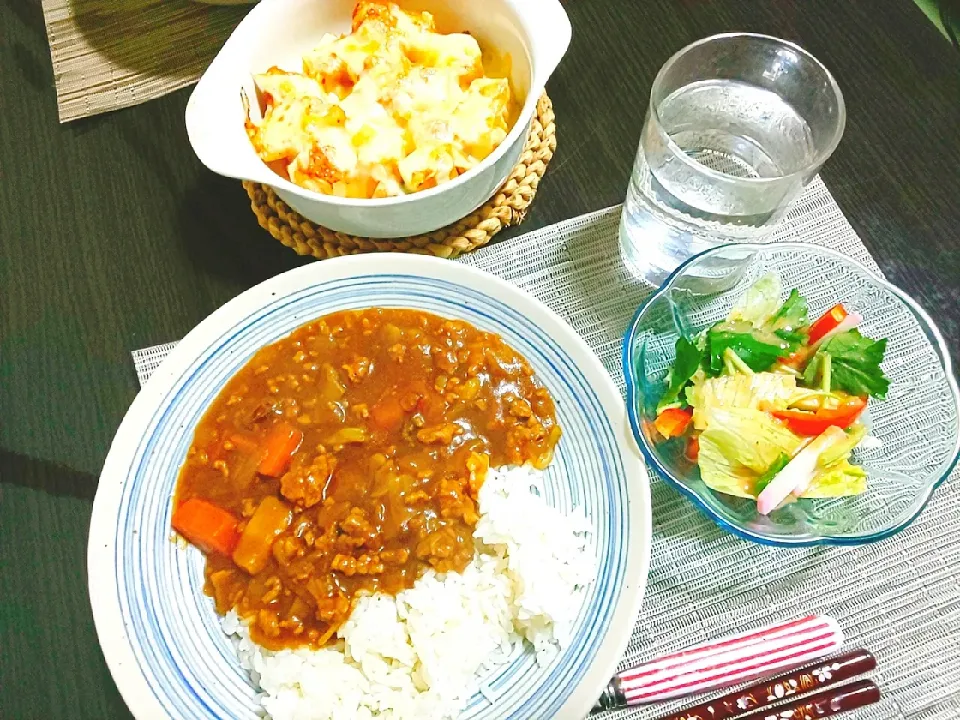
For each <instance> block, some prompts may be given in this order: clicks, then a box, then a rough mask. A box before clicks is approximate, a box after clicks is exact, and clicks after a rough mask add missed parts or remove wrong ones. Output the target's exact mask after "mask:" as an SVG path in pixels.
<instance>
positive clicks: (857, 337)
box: [803, 329, 890, 399]
mask: <svg viewBox="0 0 960 720" xmlns="http://www.w3.org/2000/svg"><path fill="white" fill-rule="evenodd" d="M886 347H887V341H886V339H882V340H871V339H870V338H866V337H864V336H863V335H861V334H860V332H859V331H858V330H856V329H853V330H848V331H847V332H843V333H840V334H839V335H835V336H834V337H832V338H830V339H829V340H827V341H826V342H825V343H823V344H822V345H821V346H820V347H819V348H818V350H817V354H816V355H814V356H813V358H812V359H811V360H810V362H809V363H807V367H806V369H805V370H804V372H803V381H804V383H805V384H807V385H810V386H811V387H812V386H813V385H814V384H815V382H816V378H817V376H818V375H819V373H820V371H821V365H822V363H823V356H824V355H825V354H828V355H830V386H831V388H833V389H834V390H843V391H844V392H848V393H850V394H851V395H860V396H863V395H872V396H873V397H876V398H880V399H883V398H884V397H886V395H887V390H888V389H889V387H890V381H889V380H888V379H887V377H886V376H885V375H884V374H883V370H882V369H881V368H880V363H881V362H883V354H884V351H885V350H886Z"/></svg>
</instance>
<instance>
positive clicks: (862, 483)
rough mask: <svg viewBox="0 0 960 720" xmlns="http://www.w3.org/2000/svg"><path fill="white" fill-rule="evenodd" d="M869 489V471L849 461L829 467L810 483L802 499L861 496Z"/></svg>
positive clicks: (840, 461)
mask: <svg viewBox="0 0 960 720" xmlns="http://www.w3.org/2000/svg"><path fill="white" fill-rule="evenodd" d="M866 489H867V471H866V470H864V469H863V468H862V467H860V466H859V465H853V464H851V463H850V461H849V460H846V459H844V460H838V461H837V462H835V463H833V464H831V465H827V466H826V467H825V468H823V470H821V471H820V473H819V474H818V475H817V476H816V477H815V478H814V479H813V482H811V483H810V487H808V488H807V489H806V491H804V493H803V495H801V497H805V498H831V497H844V496H847V495H859V494H860V493H862V492H864V491H865V490H866Z"/></svg>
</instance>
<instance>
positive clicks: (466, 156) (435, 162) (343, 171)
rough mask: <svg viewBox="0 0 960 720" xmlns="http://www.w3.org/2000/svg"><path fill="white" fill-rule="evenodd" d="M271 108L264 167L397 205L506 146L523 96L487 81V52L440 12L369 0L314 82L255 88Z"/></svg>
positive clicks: (311, 74) (330, 190) (279, 79)
mask: <svg viewBox="0 0 960 720" xmlns="http://www.w3.org/2000/svg"><path fill="white" fill-rule="evenodd" d="M254 81H255V82H256V85H257V88H258V90H259V92H260V96H261V101H262V103H263V106H264V113H263V118H262V119H261V120H260V121H253V120H248V122H247V130H248V133H249V135H250V139H251V141H252V142H253V145H254V148H255V149H256V151H257V153H258V154H259V155H260V157H261V158H262V159H263V160H264V161H265V162H269V163H272V164H273V165H272V166H273V167H275V168H277V167H280V168H285V172H286V174H287V176H288V177H289V179H290V180H291V181H292V182H294V183H296V184H298V185H301V186H303V187H306V188H308V189H310V190H315V191H317V192H322V193H326V194H334V195H340V196H343V197H367V198H370V197H390V196H392V195H399V194H402V193H410V192H416V191H418V190H424V189H426V188H429V187H435V186H436V185H439V184H441V183H444V182H447V181H449V180H452V179H453V178H455V177H457V176H458V175H460V174H461V173H464V172H466V171H467V170H469V169H470V168H472V167H474V166H475V165H477V164H478V163H480V162H481V161H482V160H483V159H484V158H486V157H487V156H488V155H489V154H490V153H491V152H493V150H494V149H495V148H496V147H497V146H498V145H499V144H500V143H501V142H503V140H504V138H506V135H507V132H508V130H509V124H510V113H511V111H512V107H513V97H512V95H511V92H510V86H509V83H508V82H507V80H506V79H503V78H488V77H485V75H484V68H483V61H482V59H481V53H480V47H479V45H478V44H477V41H476V40H474V39H473V38H472V37H471V36H470V35H467V34H461V33H453V34H446V35H444V34H440V33H437V32H436V31H435V26H434V23H433V18H432V17H431V16H430V14H429V13H407V12H405V11H403V10H401V9H400V8H399V7H398V6H397V5H396V4H394V3H388V2H376V1H374V0H361V1H360V2H359V3H358V4H357V5H356V7H355V8H354V13H353V31H352V32H351V33H350V34H348V35H343V36H341V37H336V36H334V35H325V36H324V37H323V38H321V40H320V43H319V44H318V45H317V47H315V48H314V49H313V50H311V51H310V52H308V53H307V54H306V55H305V56H304V58H303V70H302V72H299V73H297V72H287V71H283V70H280V69H279V68H271V69H270V70H268V71H267V72H266V73H264V74H262V75H257V76H255V77H254Z"/></svg>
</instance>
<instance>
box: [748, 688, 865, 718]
mask: <svg viewBox="0 0 960 720" xmlns="http://www.w3.org/2000/svg"><path fill="white" fill-rule="evenodd" d="M879 699H880V688H878V687H877V686H876V685H875V684H874V683H872V682H870V681H869V680H857V681H856V682H852V683H848V684H847V685H838V686H836V687H832V688H830V689H828V690H824V691H823V692H820V693H817V694H815V695H808V696H807V697H803V698H800V699H799V700H795V701H794V702H791V703H785V704H783V705H774V706H773V707H768V708H766V709H765V710H760V711H759V712H755V713H752V714H750V715H744V716H743V717H742V718H739V720H815V718H825V717H830V716H831V715H837V714H838V713H842V712H848V711H850V710H856V709H857V708H862V707H866V706H867V705H872V704H873V703H875V702H877V701H878V700H879Z"/></svg>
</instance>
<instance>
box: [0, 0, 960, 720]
mask: <svg viewBox="0 0 960 720" xmlns="http://www.w3.org/2000/svg"><path fill="white" fill-rule="evenodd" d="M566 5H567V9H568V12H569V14H570V16H571V21H572V23H573V28H574V40H573V45H572V47H571V49H570V52H569V54H568V56H567V57H566V59H565V60H564V61H563V63H562V64H561V66H560V69H559V70H558V71H557V73H556V75H555V76H554V78H553V79H552V80H551V82H550V84H549V86H548V89H549V92H550V94H551V97H552V98H553V101H554V104H555V109H556V114H557V122H558V136H559V149H558V152H557V155H556V157H555V159H554V161H553V163H552V165H551V167H550V169H549V171H548V173H547V175H546V177H545V179H544V181H543V182H542V184H541V185H540V194H539V195H538V197H537V200H536V203H535V205H534V207H533V210H532V211H531V212H530V214H529V215H528V217H527V220H526V222H525V223H524V224H523V225H522V226H521V227H520V228H519V229H517V230H515V231H512V232H523V231H528V230H533V229H535V228H537V227H540V226H543V225H546V224H549V223H553V222H556V221H559V220H563V219H565V218H568V217H571V216H574V215H577V214H580V213H583V212H587V211H590V210H596V209H598V208H601V207H604V206H607V205H612V204H615V203H618V202H620V201H621V200H622V198H623V194H624V189H625V187H626V180H627V176H628V173H629V170H630V166H631V163H632V160H633V156H634V151H635V146H636V142H637V139H638V135H639V130H640V125H641V122H642V118H643V113H644V110H645V107H646V104H647V96H648V92H649V86H650V82H651V80H652V78H653V76H654V74H655V73H656V71H657V69H658V68H659V67H660V66H661V65H662V64H663V62H664V61H665V60H666V59H667V58H668V57H669V55H671V54H672V53H673V52H674V51H676V50H678V49H679V48H680V47H682V46H683V45H685V44H687V43H689V42H691V41H693V40H696V39H697V38H700V37H703V36H705V35H709V34H712V33H716V32H722V31H731V30H750V31H756V32H765V33H772V34H776V35H780V36H782V37H785V38H788V39H791V40H795V41H797V42H799V43H800V44H802V45H803V46H804V47H806V48H807V49H809V50H810V51H812V52H813V53H814V54H815V55H816V56H817V57H818V58H820V59H821V60H823V61H824V62H825V63H826V65H827V66H828V67H830V68H831V69H832V70H833V72H834V73H835V75H836V77H837V79H838V81H839V82H840V85H841V87H842V88H843V91H844V94H845V96H846V101H847V108H848V113H849V119H848V123H847V129H846V134H845V136H844V139H843V141H842V143H841V144H840V147H839V149H838V150H837V152H836V154H835V155H834V157H833V158H832V159H831V160H830V161H829V162H828V163H827V165H826V167H825V168H824V170H823V177H824V179H825V181H826V183H827V186H828V187H829V189H830V190H831V192H832V193H833V195H834V197H835V198H836V200H837V202H838V203H839V205H840V207H841V208H842V210H843V212H844V213H845V214H846V216H847V218H848V219H849V220H850V223H851V224H852V225H853V227H854V229H855V230H856V231H857V232H858V233H859V235H860V237H861V238H862V239H863V242H864V243H865V244H866V246H867V247H868V248H869V250H870V251H871V252H872V253H873V255H874V257H875V258H876V259H877V261H878V262H879V264H880V266H881V268H882V269H883V270H884V272H886V273H887V275H888V276H889V277H890V278H891V279H892V280H893V281H894V282H895V283H897V284H898V285H900V286H901V287H903V288H905V289H906V290H907V291H908V292H910V293H912V294H913V295H914V297H916V298H917V299H918V300H919V301H920V303H921V304H922V305H923V306H924V307H926V308H927V310H929V311H931V313H932V314H933V316H934V317H935V318H936V319H937V321H938V322H939V324H940V327H941V328H942V329H943V331H944V334H945V335H946V337H947V339H948V341H949V343H950V345H951V347H952V348H954V349H956V348H958V347H960V307H958V303H957V299H956V295H955V293H956V292H957V289H958V284H960V229H958V228H960V54H957V53H955V52H954V51H953V50H952V48H951V47H950V45H949V44H948V43H947V42H946V41H945V40H944V39H943V38H942V37H941V36H940V35H938V33H937V31H936V30H935V29H934V27H933V26H932V25H931V24H930V23H929V22H928V21H927V20H926V19H925V18H924V17H923V15H922V14H921V12H920V11H919V10H918V9H917V8H916V7H915V6H914V5H913V3H912V2H910V0H606V1H604V0H566ZM0 28H2V30H0V108H2V112H0V481H2V486H0V491H2V497H0V718H16V719H18V720H19V719H21V718H23V719H30V718H70V719H71V720H79V719H82V718H112V717H129V715H128V713H127V711H126V709H125V707H124V704H123V701H122V700H121V698H120V696H119V694H118V692H117V690H116V688H115V686H114V684H113V682H112V680H111V678H110V675H109V673H108V671H107V668H106V665H105V664H104V661H103V657H102V655H101V653H100V648H99V646H98V644H97V638H96V634H95V631H94V626H93V619H92V616H91V611H90V607H89V599H88V594H87V581H86V560H85V556H86V540H87V530H88V526H89V518H90V510H91V505H92V502H93V497H94V492H95V490H96V486H97V476H98V474H99V472H100V468H101V466H102V464H103V460H104V457H105V455H106V452H107V448H108V446H109V443H110V440H111V438H112V436H113V433H114V432H115V430H116V428H117V426H118V425H119V423H120V419H121V418H122V417H123V414H124V412H125V411H126V409H127V407H128V406H129V404H130V402H131V400H132V399H133V397H134V395H135V394H136V392H137V382H136V378H135V375H134V372H133V365H132V362H131V359H130V351H131V350H133V349H136V348H140V347H144V346H147V345H153V344H156V343H160V342H165V341H169V340H174V339H177V338H180V337H181V336H182V335H184V334H185V333H186V332H187V331H188V330H189V329H190V328H191V327H193V326H194V325H195V324H196V323H197V322H199V321H200V320H201V319H202V318H203V317H205V316H206V315H207V314H209V313H210V312H211V311H213V310H214V309H215V308H217V307H218V306H220V305H221V304H223V303H224V302H226V301H227V300H229V299H230V298H231V297H233V296H235V295H237V294H238V293H240V292H241V291H242V290H244V289H246V288H249V287H250V286H252V285H254V284H256V283H257V282H259V281H261V280H264V279H265V278H268V277H270V276H272V275H274V274H276V273H278V272H281V271H283V270H286V269H289V268H291V267H293V266H295V265H297V264H298V263H300V262H303V260H301V259H299V258H298V257H297V256H295V255H294V254H293V253H292V252H291V251H289V250H287V249H286V248H284V247H283V246H281V245H280V244H279V243H277V242H276V241H274V240H273V239H271V238H270V237H269V236H268V235H267V234H266V233H264V231H262V230H261V229H260V228H259V227H258V226H257V224H256V222H255V221H254V219H253V216H252V215H251V213H250V211H249V208H248V203H247V197H246V195H245V193H244V192H243V190H242V189H241V188H240V186H239V184H238V183H236V182H232V181H229V180H225V179H223V178H220V177H216V176H214V175H212V174H211V173H209V172H207V171H206V170H205V169H204V168H202V167H201V166H200V164H199V162H197V160H196V159H195V158H194V156H193V154H192V152H191V150H190V147H189V145H188V144H187V138H186V133H185V131H184V126H183V111H184V107H185V105H186V102H187V97H188V93H189V91H186V90H185V91H181V92H177V93H174V94H172V95H170V96H168V97H166V98H163V99H161V100H158V101H154V102H151V103H147V104H145V105H141V106H139V107H135V108H131V109H128V110H123V111H121V112H117V113H112V114H109V115H104V116H100V117H95V118H91V119H87V120H81V121H78V122H75V123H73V124H70V125H67V126H61V125H59V124H58V123H57V112H56V102H55V94H54V88H53V77H52V71H51V68H50V58H49V54H48V49H47V42H46V36H45V34H44V25H43V20H42V15H41V12H40V6H39V0H0Z"/></svg>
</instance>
